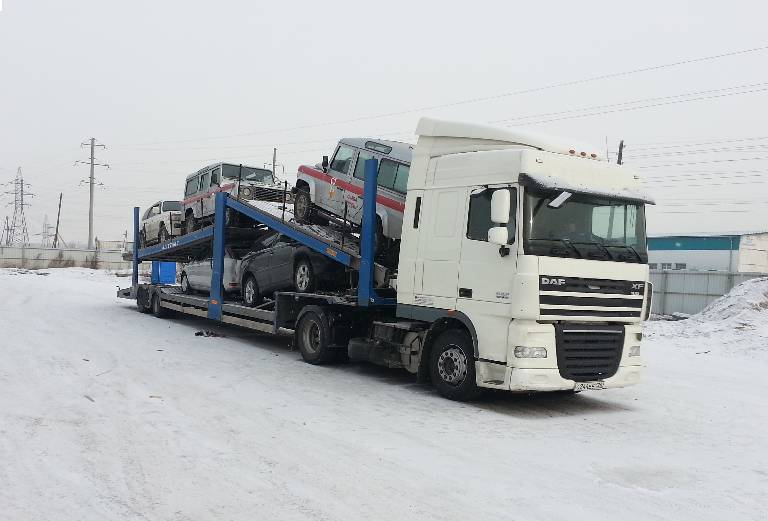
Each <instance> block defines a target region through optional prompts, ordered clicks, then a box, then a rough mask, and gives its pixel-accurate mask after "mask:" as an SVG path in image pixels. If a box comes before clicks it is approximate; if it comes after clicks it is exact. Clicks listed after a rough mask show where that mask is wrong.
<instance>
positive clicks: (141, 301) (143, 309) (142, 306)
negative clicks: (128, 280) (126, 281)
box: [136, 287, 150, 313]
mask: <svg viewBox="0 0 768 521" xmlns="http://www.w3.org/2000/svg"><path fill="white" fill-rule="evenodd" d="M136 309H138V310H139V313H149V311H150V302H149V291H147V289H146V288H143V287H140V288H139V289H138V290H137V292H136Z"/></svg>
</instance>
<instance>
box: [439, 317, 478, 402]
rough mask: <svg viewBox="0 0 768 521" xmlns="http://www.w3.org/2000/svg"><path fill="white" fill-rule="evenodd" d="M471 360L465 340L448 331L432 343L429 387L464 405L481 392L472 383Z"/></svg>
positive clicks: (464, 334) (473, 378)
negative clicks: (433, 387)
mask: <svg viewBox="0 0 768 521" xmlns="http://www.w3.org/2000/svg"><path fill="white" fill-rule="evenodd" d="M474 362H475V356H474V351H473V348H472V341H471V340H470V338H469V336H467V334H466V333H465V332H463V331H460V330H458V329H449V330H448V331H445V332H444V333H442V334H441V335H440V336H439V337H437V339H436V340H435V343H434V345H433V346H432V356H431V360H430V364H429V370H430V375H431V377H432V385H434V386H435V388H436V389H437V392H438V393H440V394H441V395H442V396H444V397H445V398H448V399H450V400H457V401H466V400H472V399H474V398H477V397H478V396H479V395H480V394H481V392H482V390H481V389H480V388H479V387H478V386H477V382H476V380H475V363H474Z"/></svg>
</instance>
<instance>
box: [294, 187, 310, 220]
mask: <svg viewBox="0 0 768 521" xmlns="http://www.w3.org/2000/svg"><path fill="white" fill-rule="evenodd" d="M293 216H294V217H295V218H296V220H297V221H298V222H300V223H309V222H311V220H312V198H311V197H310V195H309V191H307V189H305V188H299V190H298V191H297V192H296V198H295V199H294V200H293Z"/></svg>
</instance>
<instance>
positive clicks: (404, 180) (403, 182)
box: [394, 164, 411, 194]
mask: <svg viewBox="0 0 768 521" xmlns="http://www.w3.org/2000/svg"><path fill="white" fill-rule="evenodd" d="M410 171H411V167H410V166H408V165H402V164H401V165H397V177H395V186H394V189H395V191H396V192H400V193H401V194H404V193H405V190H406V188H408V174H409V172H410Z"/></svg>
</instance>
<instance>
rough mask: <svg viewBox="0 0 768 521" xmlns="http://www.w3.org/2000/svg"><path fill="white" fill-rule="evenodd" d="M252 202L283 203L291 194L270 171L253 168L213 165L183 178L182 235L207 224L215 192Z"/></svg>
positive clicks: (212, 210)
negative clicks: (185, 178) (284, 198)
mask: <svg viewBox="0 0 768 521" xmlns="http://www.w3.org/2000/svg"><path fill="white" fill-rule="evenodd" d="M222 191H223V192H227V193H229V194H230V195H231V196H233V197H238V198H240V199H244V200H254V201H273V202H282V200H283V197H286V200H287V202H290V201H291V200H292V197H291V192H290V191H286V190H285V186H284V184H283V183H281V182H280V181H278V180H277V179H276V178H275V176H274V174H273V173H272V171H271V170H269V169H267V168H258V167H254V166H245V165H234V164H231V163H216V164H214V165H209V166H206V167H205V168H201V169H200V170H198V171H197V172H195V173H194V174H191V175H189V176H187V180H186V183H185V185H184V200H183V201H182V202H181V204H182V206H183V211H184V214H183V215H184V227H183V230H184V233H191V232H193V231H195V230H197V229H198V228H201V227H203V226H206V225H208V224H211V223H212V222H213V215H214V212H215V200H216V199H215V196H216V192H222Z"/></svg>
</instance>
